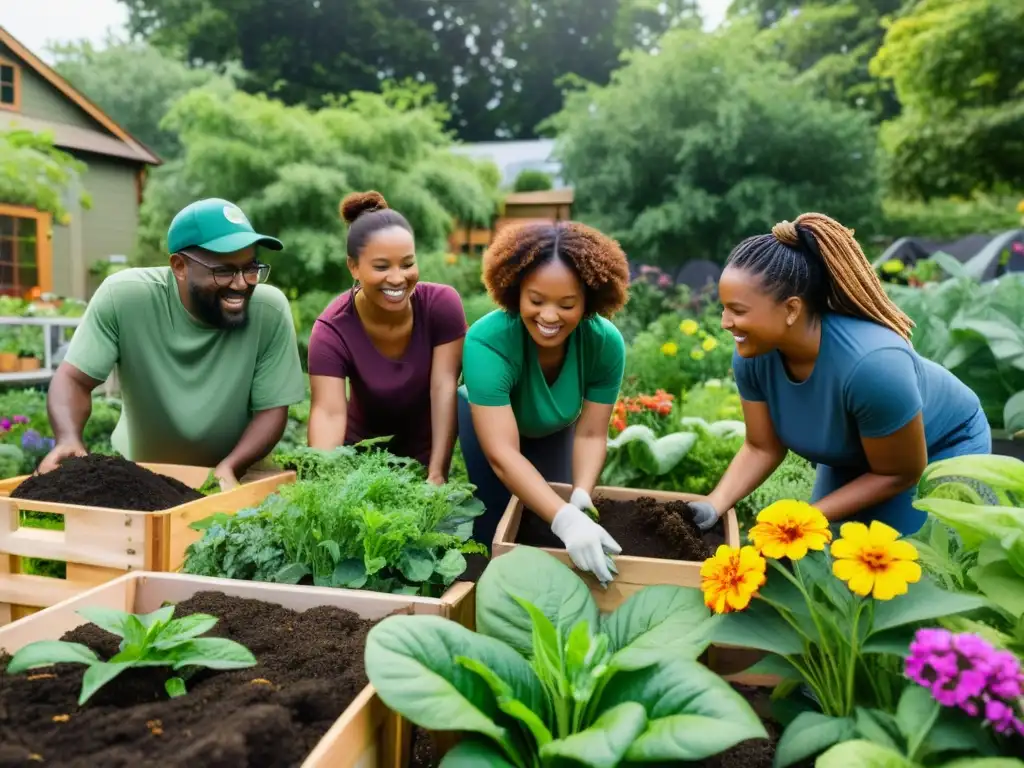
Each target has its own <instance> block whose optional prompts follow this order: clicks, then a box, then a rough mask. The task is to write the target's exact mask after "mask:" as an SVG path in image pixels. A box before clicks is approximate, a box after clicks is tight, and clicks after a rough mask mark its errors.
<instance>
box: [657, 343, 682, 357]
mask: <svg viewBox="0 0 1024 768" xmlns="http://www.w3.org/2000/svg"><path fill="white" fill-rule="evenodd" d="M678 351H679V347H678V346H676V343H675V342H674V341H666V342H665V343H664V344H662V345H661V354H663V355H665V357H675V356H676V352H678Z"/></svg>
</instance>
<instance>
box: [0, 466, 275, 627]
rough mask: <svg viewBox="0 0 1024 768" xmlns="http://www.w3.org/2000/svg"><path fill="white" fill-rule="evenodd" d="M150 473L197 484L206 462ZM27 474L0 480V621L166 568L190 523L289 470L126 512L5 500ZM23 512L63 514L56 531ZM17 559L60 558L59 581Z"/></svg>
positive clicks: (252, 501) (230, 506)
mask: <svg viewBox="0 0 1024 768" xmlns="http://www.w3.org/2000/svg"><path fill="white" fill-rule="evenodd" d="M139 466H142V467H145V468H146V469H149V470H151V471H153V472H156V473H158V474H161V475H165V476H167V477H170V478H174V479H175V480H177V481H180V482H181V483H184V484H185V485H187V486H190V487H191V488H199V487H201V486H202V485H203V483H204V482H205V481H206V479H207V477H208V476H209V474H210V469H209V468H208V467H190V466H184V465H179V464H145V463H140V465H139ZM26 480H28V476H24V477H14V478H9V479H7V480H4V481H3V482H2V483H0V625H3V624H7V623H9V622H11V621H15V620H17V619H20V618H22V617H23V616H27V615H29V614H31V613H34V612H35V611H38V610H39V609H40V608H46V607H48V606H51V605H56V604H57V603H59V602H61V601H62V600H66V599H68V598H70V597H73V596H75V595H77V594H79V593H80V592H82V591H83V590H86V589H89V588H91V587H94V586H96V585H98V584H102V583H104V582H107V581H109V580H111V579H113V578H115V577H117V576H120V575H122V574H125V573H128V572H130V571H141V570H146V571H173V570H176V569H177V568H179V567H180V566H181V563H182V561H183V559H184V556H185V549H186V548H187V547H188V545H189V544H191V543H192V542H193V541H195V540H196V539H198V538H199V536H200V532H199V531H195V530H192V529H191V528H189V524H190V523H192V522H194V521H196V520H200V519H202V518H204V517H207V516H209V515H211V514H213V513H215V512H228V513H233V512H237V511H239V510H241V509H245V508H246V507H251V506H254V505H256V504H259V503H260V502H261V501H263V499H265V498H266V497H267V496H269V495H270V494H271V493H273V492H274V491H275V490H276V489H277V487H278V486H280V485H281V484H283V483H290V482H294V480H295V473H294V472H283V471H278V472H263V473H255V472H254V473H252V474H251V475H247V476H246V477H244V478H243V479H242V483H241V485H239V486H238V487H236V488H233V489H231V490H230V491H224V492H220V493H215V494H211V495H209V496H205V497H202V498H198V499H196V500H194V501H189V502H186V503H184V504H180V505H177V506H172V507H170V508H168V509H164V510H158V511H147V512H142V511H132V510H124V509H114V508H111V507H100V506H84V505H80V504H65V503H58V502H49V501H37V500H29V499H19V498H12V497H11V495H10V494H11V493H12V492H14V491H15V490H16V489H17V488H18V487H19V486H20V485H21V484H22V483H23V482H25V481H26ZM25 512H48V513H51V514H56V515H61V516H62V517H63V530H49V529H44V528H38V527H33V526H31V525H25V517H24V514H23V513H25ZM22 558H42V559H45V560H50V561H58V562H61V563H66V575H65V578H63V579H61V578H53V577H50V576H41V575H32V574H27V573H23V572H22V570H23V568H22V560H21V559H22Z"/></svg>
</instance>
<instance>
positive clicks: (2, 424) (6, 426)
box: [0, 419, 11, 432]
mask: <svg viewBox="0 0 1024 768" xmlns="http://www.w3.org/2000/svg"><path fill="white" fill-rule="evenodd" d="M10 431H11V420H10V419H0V432H10Z"/></svg>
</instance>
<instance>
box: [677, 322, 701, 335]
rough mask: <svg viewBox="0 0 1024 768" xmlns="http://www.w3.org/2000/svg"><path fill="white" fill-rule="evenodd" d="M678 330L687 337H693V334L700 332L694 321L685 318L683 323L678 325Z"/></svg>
mask: <svg viewBox="0 0 1024 768" xmlns="http://www.w3.org/2000/svg"><path fill="white" fill-rule="evenodd" d="M679 330H680V331H682V332H683V333H685V334H686V335H687V336H693V334H695V333H696V332H697V331H698V330H700V325H698V324H697V321H696V320H691V319H690V318H686V319H685V320H683V322H681V323H680V324H679Z"/></svg>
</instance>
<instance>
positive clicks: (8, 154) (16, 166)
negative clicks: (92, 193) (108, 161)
mask: <svg viewBox="0 0 1024 768" xmlns="http://www.w3.org/2000/svg"><path fill="white" fill-rule="evenodd" d="M85 171H86V166H85V164H84V163H82V162H80V161H78V160H76V159H75V158H74V157H72V156H71V155H69V154H67V153H66V152H63V151H61V150H59V149H57V148H56V147H54V145H53V136H52V135H50V134H46V133H40V134H36V133H32V132H31V131H23V130H14V131H7V132H0V201H3V202H5V203H8V204H10V205H27V206H30V207H32V208H35V209H36V210H39V211H48V212H49V213H52V214H53V215H54V218H55V219H56V220H57V221H66V220H67V216H68V213H67V209H66V208H65V207H64V200H65V197H66V195H67V194H68V192H74V193H76V194H78V196H79V199H80V201H81V204H82V207H83V208H90V207H91V205H92V201H91V198H90V197H89V195H88V193H86V192H85V191H84V190H83V189H82V188H81V186H80V179H81V177H82V175H83V174H84V173H85Z"/></svg>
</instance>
